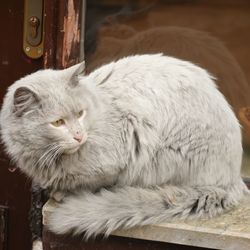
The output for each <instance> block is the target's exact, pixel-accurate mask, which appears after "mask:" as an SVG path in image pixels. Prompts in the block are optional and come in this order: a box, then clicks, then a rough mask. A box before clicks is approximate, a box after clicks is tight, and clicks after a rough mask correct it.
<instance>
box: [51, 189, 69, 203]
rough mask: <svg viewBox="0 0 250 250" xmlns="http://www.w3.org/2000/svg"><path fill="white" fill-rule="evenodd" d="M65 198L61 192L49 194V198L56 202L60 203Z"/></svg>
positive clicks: (64, 194)
mask: <svg viewBox="0 0 250 250" xmlns="http://www.w3.org/2000/svg"><path fill="white" fill-rule="evenodd" d="M65 196H66V193H64V192H61V191H54V192H51V193H50V198H52V199H53V200H55V201H56V202H62V201H63V199H64V197H65Z"/></svg>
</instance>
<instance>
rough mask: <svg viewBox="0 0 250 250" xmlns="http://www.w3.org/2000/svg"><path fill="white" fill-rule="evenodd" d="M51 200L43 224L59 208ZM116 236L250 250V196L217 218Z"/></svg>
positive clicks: (160, 226) (47, 205)
mask: <svg viewBox="0 0 250 250" xmlns="http://www.w3.org/2000/svg"><path fill="white" fill-rule="evenodd" d="M55 206H56V203H55V202H53V201H51V200H50V201H48V202H47V203H46V204H45V206H44V208H43V223H44V225H46V217H48V216H49V213H50V212H51V211H52V210H53V209H54V208H55ZM112 235H115V236H120V237H128V238H133V239H142V240H149V241H155V242H166V243H175V244H181V245H186V246H195V247H203V248H210V249H225V250H236V249H237V250H249V249H250V197H249V198H246V199H245V200H244V201H243V202H242V204H241V205H240V206H238V207H237V208H236V209H234V210H232V211H230V212H228V213H225V214H223V215H221V216H218V217H216V218H213V219H210V220H208V219H199V220H189V221H177V220H174V221H172V222H170V223H162V224H157V225H151V226H144V227H137V228H133V229H130V230H117V231H115V232H113V233H112Z"/></svg>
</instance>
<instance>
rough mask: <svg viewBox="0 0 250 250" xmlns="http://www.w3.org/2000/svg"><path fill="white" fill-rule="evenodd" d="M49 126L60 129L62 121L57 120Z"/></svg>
mask: <svg viewBox="0 0 250 250" xmlns="http://www.w3.org/2000/svg"><path fill="white" fill-rule="evenodd" d="M51 124H52V125H53V126H55V127H60V126H62V125H63V124H64V120H63V119H59V120H57V121H54V122H51Z"/></svg>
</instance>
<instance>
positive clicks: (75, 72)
mask: <svg viewBox="0 0 250 250" xmlns="http://www.w3.org/2000/svg"><path fill="white" fill-rule="evenodd" d="M84 71H85V62H84V61H83V62H81V63H78V64H76V65H74V66H72V67H70V68H67V69H65V72H66V74H67V75H69V76H70V78H69V84H70V86H72V87H75V86H76V85H78V83H79V76H81V75H83V74H84Z"/></svg>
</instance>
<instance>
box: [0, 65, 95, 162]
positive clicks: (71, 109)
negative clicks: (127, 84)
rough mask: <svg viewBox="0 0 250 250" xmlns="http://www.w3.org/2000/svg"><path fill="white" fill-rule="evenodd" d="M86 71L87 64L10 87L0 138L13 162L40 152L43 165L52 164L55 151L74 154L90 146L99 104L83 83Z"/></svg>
mask: <svg viewBox="0 0 250 250" xmlns="http://www.w3.org/2000/svg"><path fill="white" fill-rule="evenodd" d="M82 71H83V63H82V64H78V65H75V66H73V67H70V68H68V69H65V70H41V71H38V72H35V73H33V74H31V75H28V76H25V77H24V78H22V79H20V80H18V81H17V82H15V83H14V84H13V85H12V86H10V88H9V89H8V93H7V94H6V96H5V98H4V102H3V106H2V110H1V134H2V140H3V141H4V143H5V145H6V148H7V152H8V153H9V154H10V155H11V157H12V158H14V160H16V161H18V158H19V157H21V156H24V155H26V156H27V155H28V154H36V153H41V154H42V155H41V157H42V158H41V160H40V161H41V164H42V163H45V162H46V161H50V160H51V161H52V160H53V158H52V156H50V155H52V153H54V154H58V155H59V154H71V153H74V152H76V151H77V150H78V149H79V148H80V147H81V146H82V145H83V144H84V143H85V142H86V140H87V138H88V131H89V129H90V127H91V125H92V123H93V120H94V118H95V117H96V116H97V110H98V108H97V107H98V104H97V101H98V100H97V99H96V97H95V95H94V94H93V91H91V90H90V89H91V87H88V83H87V82H86V81H87V80H86V81H85V82H84V83H80V82H79V78H81V76H79V75H80V73H81V72H82ZM83 78H84V77H83ZM46 152H47V153H46Z"/></svg>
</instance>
